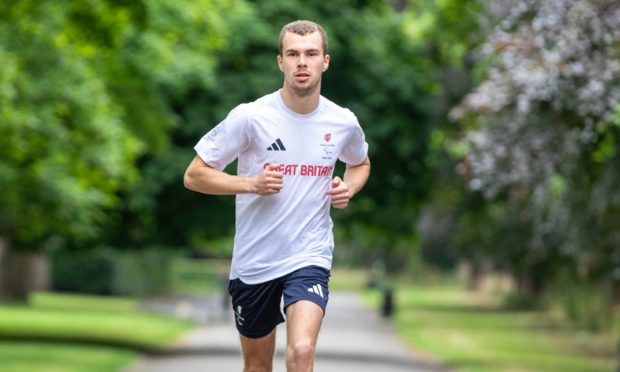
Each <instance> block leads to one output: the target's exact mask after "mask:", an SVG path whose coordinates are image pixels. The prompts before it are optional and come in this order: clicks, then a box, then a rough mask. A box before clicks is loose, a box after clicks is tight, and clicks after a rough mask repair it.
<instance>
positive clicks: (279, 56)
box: [276, 54, 284, 72]
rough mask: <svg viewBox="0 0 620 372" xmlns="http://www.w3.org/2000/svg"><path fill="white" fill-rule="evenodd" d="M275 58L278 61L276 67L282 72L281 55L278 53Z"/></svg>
mask: <svg viewBox="0 0 620 372" xmlns="http://www.w3.org/2000/svg"><path fill="white" fill-rule="evenodd" d="M276 60H277V61H278V68H279V69H280V71H282V72H284V70H283V69H282V62H283V60H282V56H281V55H279V54H278V58H277V59H276Z"/></svg>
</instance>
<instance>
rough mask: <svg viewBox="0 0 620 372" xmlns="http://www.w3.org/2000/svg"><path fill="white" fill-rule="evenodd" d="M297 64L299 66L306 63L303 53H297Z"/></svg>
mask: <svg viewBox="0 0 620 372" xmlns="http://www.w3.org/2000/svg"><path fill="white" fill-rule="evenodd" d="M297 64H298V65H300V66H305V65H306V57H305V56H304V55H303V54H300V55H299V60H298V61H297Z"/></svg>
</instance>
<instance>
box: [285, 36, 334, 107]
mask: <svg viewBox="0 0 620 372" xmlns="http://www.w3.org/2000/svg"><path fill="white" fill-rule="evenodd" d="M282 54H283V55H281V56H278V67H279V68H280V70H281V71H282V72H283V73H284V84H285V85H286V86H288V88H290V89H291V91H292V92H293V93H294V94H295V95H297V96H298V97H306V96H309V95H311V94H312V93H314V92H315V91H316V89H317V88H318V87H319V86H320V83H321V75H322V74H323V71H325V70H327V67H328V66H329V55H324V54H323V47H322V43H321V35H320V34H319V33H318V32H313V33H311V34H306V35H303V36H302V35H298V34H295V33H292V32H287V33H286V34H285V35H284V39H283V40H282Z"/></svg>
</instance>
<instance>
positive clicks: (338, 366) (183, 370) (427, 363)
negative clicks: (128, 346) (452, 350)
mask: <svg viewBox="0 0 620 372" xmlns="http://www.w3.org/2000/svg"><path fill="white" fill-rule="evenodd" d="M193 301H194V302H191V301H190V302H185V303H180V304H177V305H176V306H175V311H176V312H177V313H178V314H179V313H180V314H182V315H185V316H189V317H191V316H194V317H195V318H196V317H197V318H203V319H206V321H205V322H204V324H203V325H201V326H200V327H199V328H198V329H197V330H195V331H193V332H191V333H189V334H187V335H186V336H185V337H183V338H182V339H181V340H180V341H179V343H178V344H177V345H176V346H175V347H174V348H173V349H172V350H171V351H170V352H169V353H164V354H162V355H151V356H145V357H142V358H141V359H140V360H138V362H136V363H135V364H134V365H132V366H131V367H130V368H129V369H128V371H127V372H193V371H217V372H220V371H221V372H227V371H241V369H242V362H241V356H240V350H239V340H238V335H237V332H236V330H235V326H234V324H233V322H232V316H228V314H227V316H226V317H225V318H226V320H223V319H222V314H221V302H220V301H216V303H217V304H216V305H214V301H211V302H210V307H209V306H207V303H206V302H205V301H203V302H202V303H200V302H198V303H199V304H200V306H201V307H200V308H201V309H203V310H204V309H205V308H206V309H210V311H206V312H204V313H200V312H192V311H191V309H192V308H198V307H196V306H195V305H192V303H196V301H197V299H193ZM207 302H208V301H207ZM152 305H153V304H152ZM205 306H206V307H205ZM164 307H165V306H163V305H160V306H159V309H160V310H165V309H164ZM218 309H219V310H220V312H219V315H215V314H217V310H218ZM168 310H170V309H168ZM214 311H215V312H214ZM192 314H193V315H192ZM208 314H210V315H208ZM285 340H286V328H285V324H281V325H280V326H279V327H278V330H277V338H276V358H275V361H274V372H283V371H285V370H286V368H285V363H284V350H285ZM445 370H446V369H445V368H444V367H442V366H441V365H440V364H439V363H436V362H434V361H432V360H431V359H430V358H427V357H423V356H422V355H420V354H419V353H416V352H414V351H413V350H411V349H408V348H407V347H406V346H404V345H403V344H402V343H400V342H399V341H398V340H397V338H396V336H395V332H394V329H393V327H392V326H391V324H390V323H389V322H388V321H387V320H385V319H382V318H381V317H380V316H379V314H378V312H377V311H372V310H371V309H368V308H367V307H366V306H365V305H364V304H363V303H362V301H361V299H360V298H359V296H358V295H356V294H354V293H347V292H332V293H330V302H329V305H328V307H327V314H326V316H325V320H324V321H323V326H322V328H321V333H320V335H319V340H318V344H317V352H316V361H315V371H317V372H331V371H335V372H343V371H356V372H371V371H372V372H375V371H380V372H405V371H407V372H412V371H445Z"/></svg>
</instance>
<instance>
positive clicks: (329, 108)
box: [321, 96, 357, 123]
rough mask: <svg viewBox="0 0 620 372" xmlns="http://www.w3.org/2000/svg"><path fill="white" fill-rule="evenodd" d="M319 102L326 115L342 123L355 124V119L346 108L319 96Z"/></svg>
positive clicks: (351, 112)
mask: <svg viewBox="0 0 620 372" xmlns="http://www.w3.org/2000/svg"><path fill="white" fill-rule="evenodd" d="M321 101H322V105H323V108H324V111H325V112H326V113H327V114H328V115H330V116H332V117H336V118H339V119H341V120H343V121H347V122H353V123H357V117H356V116H355V114H354V113H353V111H351V110H350V109H348V108H347V107H344V106H340V105H339V104H337V103H335V102H333V101H331V100H330V99H328V98H326V97H324V96H321Z"/></svg>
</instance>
